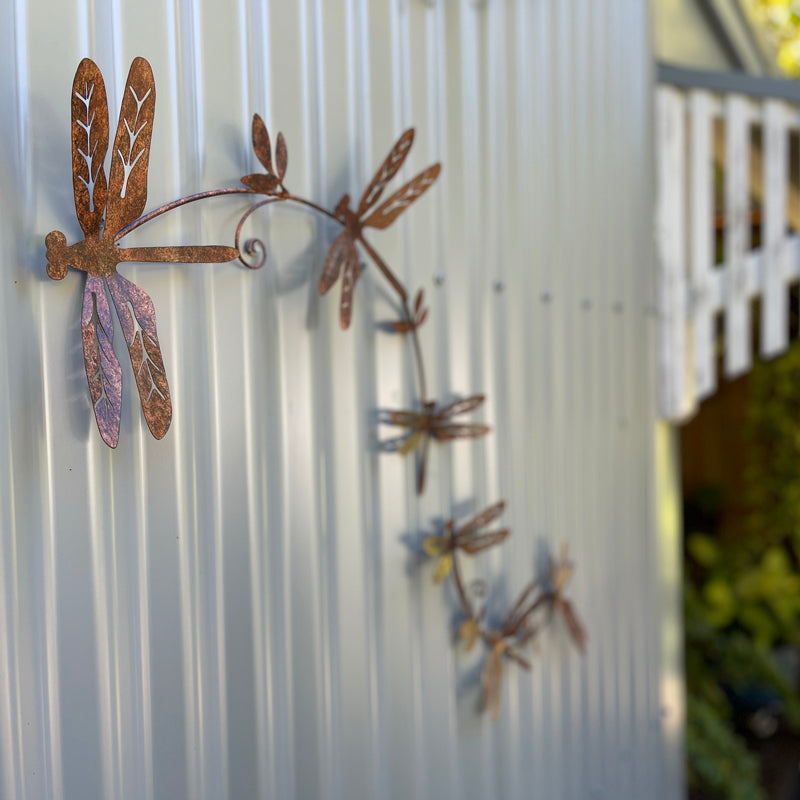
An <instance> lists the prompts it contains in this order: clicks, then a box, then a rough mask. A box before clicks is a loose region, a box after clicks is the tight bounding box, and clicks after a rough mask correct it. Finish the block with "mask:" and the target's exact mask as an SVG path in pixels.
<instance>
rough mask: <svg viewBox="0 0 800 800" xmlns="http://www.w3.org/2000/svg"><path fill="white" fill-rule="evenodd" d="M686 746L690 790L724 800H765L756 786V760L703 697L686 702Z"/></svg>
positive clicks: (759, 788) (761, 791)
mask: <svg viewBox="0 0 800 800" xmlns="http://www.w3.org/2000/svg"><path fill="white" fill-rule="evenodd" d="M686 746H687V749H688V752H689V786H690V787H691V788H693V789H702V790H703V791H705V792H713V793H714V794H715V795H716V796H717V797H720V798H725V799H726V800H766V797H767V796H766V794H765V792H764V790H763V789H762V788H761V787H760V786H759V785H758V760H757V759H756V758H755V756H754V755H753V754H752V753H751V752H750V751H749V750H748V749H747V745H746V744H745V743H744V741H743V740H742V739H741V738H740V737H738V736H736V735H735V734H734V733H732V732H731V728H730V723H728V722H726V721H725V720H724V719H723V718H721V717H720V714H719V711H718V709H717V708H716V706H715V705H714V704H713V703H710V702H708V701H706V700H704V699H703V698H693V699H692V701H691V702H690V703H689V708H688V719H687V728H686Z"/></svg>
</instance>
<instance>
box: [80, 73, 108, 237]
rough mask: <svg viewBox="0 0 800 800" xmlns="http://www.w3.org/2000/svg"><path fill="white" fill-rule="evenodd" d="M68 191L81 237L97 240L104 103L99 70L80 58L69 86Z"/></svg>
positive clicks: (103, 188)
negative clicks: (70, 177)
mask: <svg viewBox="0 0 800 800" xmlns="http://www.w3.org/2000/svg"><path fill="white" fill-rule="evenodd" d="M71 106H72V188H73V193H74V195H75V212H76V214H77V215H78V222H79V223H80V225H81V228H82V230H83V233H84V235H85V236H92V237H97V236H98V235H99V234H100V229H101V227H102V224H103V214H104V213H105V210H106V199H107V196H108V187H107V184H106V173H105V171H104V169H103V162H104V161H105V157H106V151H107V150H108V102H107V100H106V87H105V83H104V82H103V76H102V74H101V72H100V68H99V67H98V66H97V64H95V63H94V61H92V60H91V59H88V58H84V59H83V61H81V63H80V64H79V65H78V69H77V70H76V71H75V78H74V80H73V82H72V103H71Z"/></svg>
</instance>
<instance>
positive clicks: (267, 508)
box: [239, 0, 285, 798]
mask: <svg viewBox="0 0 800 800" xmlns="http://www.w3.org/2000/svg"><path fill="white" fill-rule="evenodd" d="M268 9H269V7H268V5H267V4H258V5H257V6H254V5H253V4H252V2H251V0H240V2H239V15H240V26H241V29H240V30H241V33H240V35H241V38H242V40H243V42H245V46H243V47H242V48H241V50H242V52H241V73H242V76H243V81H242V83H243V86H242V94H243V98H244V103H243V115H242V130H243V136H244V141H245V148H244V152H245V153H246V154H247V157H246V161H247V163H248V164H252V162H253V157H252V154H251V153H250V119H251V114H252V113H253V112H256V111H257V112H258V113H263V114H264V115H265V119H266V120H267V124H270V117H271V115H270V113H269V109H268V108H264V107H262V104H267V105H268V97H267V92H266V88H265V87H266V86H268V85H269V77H268V75H269V73H268V67H269V61H268V59H267V58H266V49H267V48H266V47H264V48H262V49H261V53H262V54H263V55H262V57H261V58H258V57H257V56H256V48H254V47H253V42H252V38H251V36H254V35H256V34H257V33H260V34H261V41H263V42H268V41H269V24H268V17H269V10H268ZM251 32H252V33H251ZM251 73H252V74H251ZM262 76H263V77H262ZM262 282H263V281H262ZM273 288H274V286H273ZM255 302H257V300H256V299H255V295H254V293H253V292H251V291H250V290H249V289H248V287H247V286H246V284H245V283H242V284H241V305H242V328H243V331H244V337H243V343H242V347H243V349H244V363H245V365H249V364H252V363H253V362H254V360H255V359H254V351H253V346H252V343H253V342H254V341H256V330H257V329H258V326H257V325H256V324H255V321H254V319H253V310H254V304H255ZM274 312H275V309H274V308H272V309H269V308H268V309H267V313H268V314H269V315H270V316H272V313H274ZM274 354H275V348H274V347H273V348H272V352H271V353H270V358H269V362H270V363H272V364H275V363H277V359H276V358H275V357H274ZM257 375H258V373H256V372H255V371H251V370H250V369H249V368H248V369H245V375H244V392H243V394H244V416H245V419H244V425H245V430H247V431H250V432H251V435H250V436H247V438H246V443H245V463H246V485H247V510H248V513H247V516H248V543H249V555H250V604H251V607H252V636H253V662H254V663H253V676H254V687H253V691H254V695H255V705H256V714H255V752H256V786H257V796H258V797H260V798H267V797H270V798H271V797H276V796H280V792H279V790H278V785H279V781H278V778H277V773H278V770H279V769H281V768H283V769H285V765H281V764H279V761H278V758H277V755H276V753H277V744H276V739H277V737H278V735H279V734H278V727H277V725H276V723H275V717H276V713H275V684H276V679H275V675H274V666H273V663H272V662H273V658H274V654H273V648H272V641H273V626H272V624H271V623H272V620H271V611H270V603H269V600H270V598H271V597H273V596H274V595H273V593H272V587H271V582H272V581H271V575H270V556H269V544H270V541H269V536H268V531H269V530H270V526H269V525H268V520H269V519H270V513H271V512H272V501H271V498H270V490H269V489H268V488H267V487H266V486H265V485H264V484H265V483H266V482H267V480H268V470H267V469H266V466H265V462H266V459H267V458H268V456H269V454H270V448H269V442H268V440H267V437H266V435H265V430H264V425H263V417H262V418H259V417H258V415H257V414H256V411H255V409H256V406H257V401H256V398H257V396H258V395H259V394H260V391H259V389H260V388H261V387H260V386H259V388H258V389H257V387H256V382H257ZM259 383H260V381H259ZM275 416H277V415H275ZM259 446H260V448H261V451H262V455H261V457H260V458H258V457H257V448H258V447H259ZM259 490H260V494H261V496H260V497H259Z"/></svg>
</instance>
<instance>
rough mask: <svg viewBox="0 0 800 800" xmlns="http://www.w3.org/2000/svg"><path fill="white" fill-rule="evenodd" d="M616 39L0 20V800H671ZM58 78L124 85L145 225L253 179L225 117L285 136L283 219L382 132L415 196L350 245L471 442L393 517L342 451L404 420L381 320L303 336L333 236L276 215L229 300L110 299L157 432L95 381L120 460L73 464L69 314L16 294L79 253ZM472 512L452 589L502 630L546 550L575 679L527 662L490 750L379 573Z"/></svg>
mask: <svg viewBox="0 0 800 800" xmlns="http://www.w3.org/2000/svg"><path fill="white" fill-rule="evenodd" d="M646 6H647V4H645V3H630V2H628V0H560V1H559V2H545V1H544V0H516V2H512V0H487V1H485V2H479V1H478V0H463V1H462V2H456V0H430V2H423V0H370V2H368V1H367V0H324V2H323V0H298V1H297V2H287V1H286V0H274V2H266V0H264V2H256V0H253V1H252V2H248V0H239V2H236V3H223V2H219V1H218V0H186V1H185V2H177V1H176V2H172V3H167V2H164V1H163V0H137V2H136V3H125V2H122V0H115V1H114V2H109V3H101V2H94V1H93V0H65V2H59V3H53V2H47V1H46V0H6V2H5V3H4V4H3V7H4V10H3V14H4V16H3V22H4V24H3V25H2V26H0V75H2V79H0V192H2V203H3V205H2V211H3V213H2V215H1V216H0V253H2V263H3V266H2V282H1V283H0V287H1V288H0V304H1V305H0V319H1V320H2V336H0V431H1V432H0V444H1V445H2V448H1V449H2V455H0V634H2V635H0V771H1V772H0V794H2V797H3V798H5V799H6V800H22V798H25V799H26V800H38V799H39V798H57V799H58V800H61V798H64V800H72V799H73V798H75V799H77V798H80V800H91V798H104V799H105V798H165V799H167V798H168V799H169V800H174V799H175V798H192V799H193V800H194V799H197V798H209V800H211V799H213V800H217V799H218V798H253V797H270V798H290V797H293V798H303V799H306V798H318V797H319V798H340V799H341V800H345V798H347V800H351V798H373V797H377V798H380V797H394V798H409V797H417V798H434V797H436V798H439V797H443V798H461V797H464V798H473V797H474V798H478V797H480V798H523V797H539V798H545V800H561V798H586V797H593V798H594V797H596V798H601V797H605V798H614V800H623V799H624V798H630V799H631V800H633V799H634V798H635V799H637V800H638V799H641V798H644V797H647V798H657V797H665V798H666V797H677V796H678V795H679V794H680V778H681V776H680V770H679V769H677V768H673V767H670V768H668V769H667V768H665V766H664V765H665V764H667V763H671V762H669V757H673V756H674V755H675V753H676V752H677V751H676V749H675V748H676V747H677V746H678V745H679V736H678V734H677V732H676V729H675V721H674V720H672V722H670V719H669V717H668V716H667V718H666V719H665V718H664V709H662V708H661V706H660V699H659V692H660V685H659V674H660V673H659V658H660V657H659V641H658V639H659V622H660V616H659V609H658V605H657V579H656V575H657V564H656V562H657V558H656V551H657V548H656V546H655V543H654V530H655V523H654V517H655V514H654V498H653V485H654V475H653V464H654V456H653V432H654V418H653V413H654V402H653V383H652V374H651V367H650V363H651V362H650V354H651V351H650V348H651V341H652V339H651V334H652V331H651V325H652V317H650V316H648V309H649V308H650V307H651V304H652V297H651V290H652V282H653V269H652V258H651V249H652V248H651V244H652V213H651V211H652V171H653V170H652V165H651V162H652V142H651V138H652V124H651V88H652V87H651V49H650V40H649V29H648V19H647V16H648V15H647V11H646ZM86 55H88V56H91V57H92V58H94V59H95V60H96V61H97V63H98V64H99V65H100V67H101V69H102V70H103V72H104V74H105V78H106V86H107V89H108V93H109V104H110V106H111V108H112V112H111V117H112V124H113V121H114V120H115V119H116V111H115V109H117V108H118V107H119V105H118V104H119V100H120V93H121V91H122V87H123V83H124V80H125V75H126V74H127V69H128V65H129V63H130V61H131V60H132V58H133V57H134V56H136V55H143V56H145V57H146V58H148V59H149V60H150V61H151V63H152V65H153V69H154V73H155V78H156V86H157V91H158V100H157V104H156V121H155V134H154V138H153V147H152V158H151V165H152V166H151V171H150V187H149V198H150V202H149V204H148V207H153V206H154V205H156V204H158V203H162V202H166V201H168V200H171V199H173V198H175V197H177V196H179V195H181V194H187V193H191V192H194V191H199V190H201V189H209V188H214V187H219V186H223V185H234V184H235V183H236V181H237V180H238V177H239V176H240V175H242V174H244V173H245V172H247V171H250V170H251V169H253V168H254V167H255V164H254V163H253V157H252V155H251V153H250V147H249V141H248V139H249V128H250V119H251V115H252V113H253V112H255V111H258V112H259V113H261V114H262V115H263V116H264V118H265V119H266V120H267V122H268V124H269V126H270V129H271V130H272V131H273V132H277V130H278V129H280V130H282V131H283V132H284V134H285V135H286V139H287V142H288V144H289V173H288V177H287V182H288V183H289V185H290V186H291V187H292V188H293V189H294V190H296V191H297V192H299V193H305V194H306V195H308V196H311V197H314V198H317V199H318V200H320V201H321V202H323V203H325V204H328V205H332V204H335V202H336V200H337V199H338V198H339V196H340V195H341V194H342V192H344V191H350V192H351V194H357V193H358V192H359V191H360V189H361V188H362V187H363V186H364V185H366V182H367V180H368V179H369V177H370V175H371V173H372V171H373V170H374V169H375V167H376V166H377V164H378V163H379V162H380V160H381V159H382V158H383V156H384V154H385V153H386V152H387V151H388V149H389V147H390V145H391V144H392V142H393V141H394V140H395V138H396V136H397V134H398V133H399V132H400V131H401V130H403V129H404V127H406V126H407V125H409V124H415V125H416V126H417V139H416V143H415V145H414V149H413V150H412V153H411V156H410V158H409V165H410V166H408V167H406V169H405V174H406V176H410V175H412V174H414V173H415V172H416V171H418V170H419V169H420V168H422V167H423V166H426V165H427V164H428V163H430V162H432V161H434V160H438V159H441V160H442V162H443V163H444V172H443V177H442V178H441V180H440V182H439V184H438V185H437V186H436V187H435V188H434V189H433V190H432V191H431V192H429V194H428V195H427V196H426V197H425V198H424V199H422V200H421V201H419V203H418V204H417V205H416V206H415V207H414V208H413V209H411V211H409V212H408V213H407V214H406V215H405V217H404V218H403V220H402V223H398V224H397V225H396V226H395V227H394V228H393V229H392V230H391V231H388V232H387V233H386V234H383V235H375V236H374V237H373V241H374V242H375V244H376V246H377V247H378V249H379V250H380V251H381V252H382V253H383V254H384V255H385V257H386V258H387V260H388V261H389V263H390V264H392V265H394V266H395V267H396V268H397V271H398V272H399V274H400V275H401V276H402V279H403V280H404V281H405V282H406V283H407V284H408V285H409V287H411V288H415V287H417V286H423V287H425V289H426V292H427V295H428V297H429V299H430V304H431V317H430V320H429V322H428V323H426V326H425V327H424V329H423V332H422V341H423V347H424V349H425V351H426V353H427V356H428V358H427V361H428V368H429V371H430V373H431V377H430V380H431V384H432V385H431V393H432V394H433V395H434V396H438V397H441V398H446V397H448V396H452V395H458V394H469V393H473V392H478V391H485V392H486V393H487V394H488V398H489V400H488V404H487V408H486V411H485V414H484V419H485V421H487V422H488V423H490V424H491V425H492V427H493V433H492V435H491V436H490V437H487V438H486V439H485V440H480V441H475V442H469V443H457V444H455V445H454V446H453V447H451V448H447V449H446V448H435V449H434V451H433V453H432V460H431V465H430V467H431V469H430V475H429V482H428V490H427V493H426V494H425V496H424V497H423V498H422V499H420V500H418V499H417V498H416V496H415V492H414V476H413V473H412V467H411V464H410V462H408V461H404V460H403V459H401V458H400V457H398V456H396V455H390V454H384V453H381V452H379V449H378V447H377V446H376V442H377V440H378V439H379V438H380V437H381V436H384V437H385V436H387V435H388V434H389V431H388V430H386V429H384V430H380V429H376V427H375V425H374V411H375V409H381V408H398V407H403V406H406V405H407V404H408V403H410V402H412V400H413V398H412V396H411V392H412V386H413V382H412V377H413V372H412V364H411V362H410V359H409V354H408V352H407V350H405V349H404V343H403V342H402V341H400V337H392V336H389V335H386V334H384V333H382V332H380V330H377V329H376V325H377V323H379V322H381V321H383V320H386V319H389V318H393V317H394V312H393V310H392V308H391V307H390V305H389V303H388V302H387V296H386V294H385V292H384V290H383V286H382V285H381V283H380V281H379V280H378V279H377V277H376V276H375V275H374V274H372V273H370V276H369V278H368V279H366V280H362V281H361V282H360V283H359V287H358V290H357V293H356V295H357V296H356V314H355V322H354V326H353V329H352V330H351V331H350V332H348V333H343V332H341V331H340V330H339V329H338V310H337V300H336V298H333V297H332V298H324V299H322V300H321V299H320V298H319V297H317V295H316V291H315V286H316V283H317V276H318V271H319V269H320V268H321V262H322V260H323V259H324V254H325V249H326V245H327V243H328V242H329V240H330V237H331V233H332V232H331V231H330V230H329V229H328V228H326V227H325V226H324V225H320V224H319V222H318V221H317V220H315V219H313V218H311V217H309V216H307V215H305V214H304V213H302V212H300V211H296V210H289V209H276V210H274V211H272V212H267V213H264V214H262V215H261V216H257V217H256V218H254V220H253V222H252V225H251V227H250V231H251V232H252V233H260V234H262V235H263V236H264V238H265V239H267V240H268V242H269V244H270V248H271V253H270V262H269V264H268V266H267V267H265V268H264V269H263V270H261V271H260V272H258V273H251V272H248V271H247V270H245V269H243V268H241V267H237V266H236V265H233V264H231V265H221V266H174V267H164V266H134V267H127V268H124V269H123V270H122V271H123V272H124V273H125V274H126V275H127V276H128V277H130V278H132V279H133V280H134V281H135V282H136V283H137V284H139V285H141V286H142V288H144V289H145V290H146V291H147V292H148V293H149V294H150V295H151V297H152V298H153V301H154V303H155V307H156V311H157V316H158V323H159V330H160V337H161V343H162V348H163V351H164V357H165V362H166V366H167V370H168V374H169V378H170V386H171V389H172V394H173V405H174V410H175V415H174V421H173V425H172V428H171V430H170V432H169V433H168V435H167V437H166V438H165V439H164V440H163V441H161V442H157V441H155V440H153V439H152V438H151V437H150V435H149V433H148V431H147V429H146V426H145V424H144V420H143V418H142V415H141V410H140V408H139V406H138V401H137V398H136V394H135V391H134V390H133V382H132V381H131V380H130V372H129V367H128V365H127V357H125V358H123V356H124V353H123V354H122V355H121V356H120V360H121V363H122V366H123V370H125V372H124V380H125V389H124V403H125V406H124V412H123V420H122V432H121V437H120V445H119V448H118V449H117V451H111V450H109V449H108V448H106V447H105V445H103V443H102V441H101V440H100V437H99V435H98V433H97V430H96V428H95V424H94V420H93V418H92V413H91V408H90V404H89V398H88V392H87V390H86V381H85V375H84V369H83V362H82V357H81V345H80V331H79V309H80V302H81V300H80V298H81V291H82V284H83V280H82V278H81V277H80V276H79V275H78V274H76V273H74V272H71V273H70V274H69V275H68V276H67V279H66V280H65V281H64V282H63V283H54V282H52V281H50V280H48V278H47V276H46V274H45V258H44V236H45V234H46V233H47V232H48V231H50V230H52V229H54V228H58V229H60V230H64V231H66V233H67V235H68V238H69V239H70V241H74V240H75V239H76V238H77V237H78V234H79V229H78V226H77V223H76V220H75V217H74V210H73V205H72V196H71V194H72V189H71V179H70V151H69V145H70V141H69V93H70V87H71V81H72V74H73V71H74V69H75V67H76V66H77V63H78V61H79V60H80V58H82V57H83V56H86ZM242 210H243V205H242V204H241V203H240V202H239V201H236V200H233V201H231V200H224V199H223V200H215V201H211V202H209V203H208V204H207V205H206V206H205V207H203V208H202V209H200V208H196V207H193V208H190V209H186V210H183V211H180V212H178V213H176V214H173V215H172V216H171V218H170V219H169V220H165V221H163V222H160V223H156V224H154V225H153V226H152V231H149V230H148V232H147V234H146V235H145V233H144V232H142V234H141V235H139V234H138V233H137V234H136V235H135V237H131V238H132V239H133V238H136V240H137V241H138V242H140V243H152V244H155V243H162V244H177V243H182V242H184V243H200V242H207V243H213V242H221V243H228V242H230V241H231V239H232V230H233V226H234V224H235V221H236V219H237V216H238V214H239V213H240V212H241V211H242ZM437 273H440V279H439V280H437V281H434V276H435V275H437ZM442 277H443V278H444V280H443V281H442V280H441V278H442ZM437 284H438V285H437ZM119 337H120V334H119V331H118V338H117V341H118V342H121V338H119ZM118 349H119V348H118ZM499 497H505V498H507V499H508V501H509V510H508V511H507V513H506V517H505V519H506V520H507V522H508V523H509V524H510V525H511V527H512V529H513V531H514V534H513V536H512V538H511V540H510V541H509V542H508V543H507V544H506V545H505V546H504V547H502V548H499V549H497V550H495V551H493V552H492V553H491V555H489V556H487V557H485V558H483V559H482V560H481V561H480V562H478V567H477V571H476V574H484V575H487V576H492V577H494V578H497V579H498V581H499V586H500V592H501V594H502V593H503V592H505V594H506V596H510V595H512V594H513V593H515V592H516V591H517V590H518V589H519V588H520V587H521V586H522V585H523V583H524V581H525V580H526V579H527V577H528V576H530V575H531V574H532V573H533V572H534V570H535V568H536V565H537V563H541V555H542V552H543V551H544V550H545V549H546V547H547V546H548V545H549V546H557V545H558V543H560V542H562V541H568V542H569V543H570V546H571V552H572V554H573V556H574V558H575V560H576V562H577V566H578V570H577V573H576V576H575V578H574V581H573V586H572V596H573V598H574V600H575V602H576V604H577V606H578V608H579V609H580V610H581V612H582V614H583V617H584V619H585V623H586V625H587V627H588V630H589V636H590V644H589V649H588V653H587V655H586V657H585V658H584V659H581V658H580V657H579V656H578V655H577V654H576V653H575V652H574V650H573V649H572V648H571V646H570V645H569V643H568V642H567V641H566V638H565V636H564V635H563V632H561V633H558V632H556V633H554V634H552V635H547V636H546V637H545V639H544V641H543V643H542V644H543V646H542V650H541V652H540V654H539V655H538V656H537V658H536V666H535V670H534V672H533V673H532V674H530V675H528V674H524V673H521V672H520V671H519V670H517V669H516V668H512V669H509V670H508V678H509V679H508V681H507V682H506V684H505V689H504V697H503V706H504V708H503V714H502V718H501V720H500V722H499V723H498V724H496V725H493V724H491V722H490V721H489V720H488V719H487V718H485V717H481V716H479V715H478V714H477V705H478V688H477V683H476V681H477V669H478V662H477V661H476V659H475V658H473V657H472V656H469V657H467V656H464V655H462V654H460V653H458V652H457V651H456V649H455V648H454V646H453V641H452V625H451V621H452V611H453V597H451V596H448V594H447V593H446V592H442V591H441V590H439V589H437V588H436V587H434V586H433V585H432V583H431V574H430V569H429V568H428V569H425V568H423V569H416V568H414V567H413V559H412V557H411V556H410V553H409V550H408V548H407V546H406V539H405V537H406V536H407V535H409V534H412V535H413V534H415V533H416V532H418V531H420V530H424V529H432V525H433V520H434V519H436V518H441V517H442V516H447V515H449V514H451V513H457V514H464V513H469V512H471V511H473V510H475V509H477V508H480V507H482V505H483V504H485V503H488V502H491V501H494V500H495V499H497V498H499ZM670 724H671V725H672V728H670ZM670 731H672V732H670Z"/></svg>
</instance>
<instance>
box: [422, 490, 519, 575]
mask: <svg viewBox="0 0 800 800" xmlns="http://www.w3.org/2000/svg"><path fill="white" fill-rule="evenodd" d="M505 507H506V504H505V501H504V500H501V501H500V502H499V503H495V504H494V505H492V506H489V507H488V508H485V509H484V510H483V511H481V512H480V513H479V514H476V515H475V516H474V517H472V519H470V520H468V521H467V522H465V523H464V524H463V525H462V526H461V527H460V528H459V527H456V523H455V520H453V519H449V520H447V522H445V523H444V533H442V534H439V535H436V536H428V537H426V538H425V540H424V541H423V542H422V548H423V550H424V551H425V552H426V553H427V554H428V555H429V556H431V557H434V558H437V562H436V567H435V569H434V574H433V579H434V581H435V582H436V583H439V582H441V581H442V580H443V579H444V578H446V577H447V576H448V575H449V574H450V573H451V572H452V571H453V553H454V552H455V551H456V550H463V551H464V552H465V553H467V554H468V555H475V554H476V553H480V552H482V551H483V550H488V549H489V548H490V547H494V545H496V544H500V542H502V541H504V540H505V539H506V538H507V537H508V535H509V533H510V531H509V529H508V528H503V529H502V530H499V531H489V532H488V533H481V532H480V530H481V528H485V527H486V526H487V525H489V524H490V523H492V522H494V520H496V519H497V518H498V517H499V516H500V515H501V514H502V513H503V510H504V509H505Z"/></svg>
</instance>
